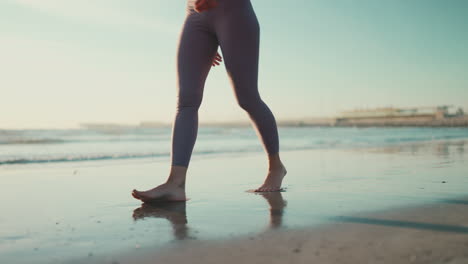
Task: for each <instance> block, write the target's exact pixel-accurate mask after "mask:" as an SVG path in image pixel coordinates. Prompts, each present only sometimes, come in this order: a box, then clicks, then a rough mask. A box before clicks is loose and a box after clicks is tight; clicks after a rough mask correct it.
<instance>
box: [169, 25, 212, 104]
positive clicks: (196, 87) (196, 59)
mask: <svg viewBox="0 0 468 264" xmlns="http://www.w3.org/2000/svg"><path fill="white" fill-rule="evenodd" d="M217 49H218V40H217V38H216V36H215V35H214V34H213V33H210V32H209V31H206V30H204V29H203V27H202V25H200V22H199V21H198V20H196V19H191V18H190V17H188V18H187V19H186V21H185V24H184V27H183V30H182V33H181V36H180V40H179V47H178V52H177V72H178V100H179V104H181V105H187V106H193V105H197V104H200V103H201V100H202V97H203V87H204V85H205V80H206V77H207V76H208V73H209V71H210V68H211V64H212V61H213V59H214V56H215V55H216V50H217Z"/></svg>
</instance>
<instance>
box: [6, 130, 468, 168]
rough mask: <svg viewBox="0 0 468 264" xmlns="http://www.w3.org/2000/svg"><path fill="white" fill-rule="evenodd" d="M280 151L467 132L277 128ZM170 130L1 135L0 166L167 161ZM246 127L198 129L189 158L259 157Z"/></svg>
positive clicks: (256, 143)
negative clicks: (131, 160) (212, 156)
mask: <svg viewBox="0 0 468 264" xmlns="http://www.w3.org/2000/svg"><path fill="white" fill-rule="evenodd" d="M279 133H280V145H281V149H282V150H306V149H342V148H369V147H383V146H391V145H396V144H403V143H412V142H422V141H439V140H453V139H465V138H468V128H412V127H408V128H338V127H280V128H279ZM170 149H171V128H170V127H161V128H138V127H136V128H122V129H111V128H109V129H69V130H0V166H9V165H10V166H11V165H15V166H21V165H27V164H43V163H64V162H83V161H100V160H124V159H142V158H150V159H152V160H155V161H157V160H167V159H168V158H169V157H170ZM261 151H263V149H262V145H261V143H260V141H259V139H258V137H257V135H256V133H255V131H254V130H253V129H252V128H251V127H200V129H199V134H198V139H197V143H196V146H195V149H194V153H193V156H194V157H195V158H203V156H206V155H212V154H226V153H228V154H242V153H246V152H261Z"/></svg>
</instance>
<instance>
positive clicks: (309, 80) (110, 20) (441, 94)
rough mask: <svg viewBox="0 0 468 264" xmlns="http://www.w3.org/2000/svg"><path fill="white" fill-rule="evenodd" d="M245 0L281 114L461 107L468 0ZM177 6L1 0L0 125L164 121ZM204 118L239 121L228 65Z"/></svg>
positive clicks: (169, 115) (171, 102) (219, 73)
mask: <svg viewBox="0 0 468 264" xmlns="http://www.w3.org/2000/svg"><path fill="white" fill-rule="evenodd" d="M231 1H235V0H231ZM285 2H286V3H289V5H288V6H285V4H284V3H285ZM252 3H253V5H254V8H255V9H256V12H257V17H258V19H259V22H260V24H261V54H260V56H261V58H260V80H259V87H260V92H261V94H262V97H263V98H264V100H265V101H266V102H267V103H268V104H269V105H270V107H271V108H272V110H273V112H274V113H275V115H276V116H277V118H278V119H280V120H284V119H300V118H305V117H313V116H333V115H335V114H337V113H339V112H340V111H342V110H348V109H353V108H357V107H379V106H396V107H400V106H401V107H405V106H432V105H440V104H450V105H455V106H462V107H464V108H465V110H468V100H467V98H468V48H467V47H468V34H467V33H466V32H467V28H468V18H467V13H468V1H464V0H447V1H437V0H386V1H383V0H382V1H376V0H359V1H355V0H291V1H280V0H252ZM185 5H186V1H185V0H170V1H167V0H164V1H163V0H0V32H1V34H0V76H1V77H0V89H1V96H0V128H32V127H40V128H46V127H76V126H77V124H78V123H80V122H117V123H129V124H135V123H138V122H140V121H145V120H154V121H162V122H171V121H172V119H173V116H174V113H175V103H176V97H175V95H176V94H175V92H176V86H175V85H176V72H175V53H176V48H177V41H178V35H179V31H180V27H181V25H182V22H183V19H184V16H185ZM200 120H201V121H238V120H247V115H246V114H245V113H244V112H243V111H242V110H240V108H239V107H238V106H237V105H236V102H235V99H234V96H233V93H232V90H231V87H230V86H229V81H228V79H227V75H226V72H225V69H224V66H223V67H217V68H214V69H213V70H212V72H211V73H210V76H209V77H208V81H207V85H206V87H205V97H204V101H203V105H202V107H201V110H200Z"/></svg>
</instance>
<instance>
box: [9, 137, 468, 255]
mask: <svg viewBox="0 0 468 264" xmlns="http://www.w3.org/2000/svg"><path fill="white" fill-rule="evenodd" d="M467 143H468V142H467V141H465V140H461V139H457V140H446V141H431V142H417V143H408V144H396V145H392V146H387V147H375V148H348V149H316V150H294V151H285V152H284V154H283V157H284V161H285V163H286V164H287V166H288V171H289V173H288V176H287V178H286V179H285V182H284V183H285V185H284V186H285V187H286V191H285V192H281V193H271V194H254V193H249V192H246V191H247V190H249V189H252V188H255V187H256V186H257V185H259V184H260V183H261V182H262V179H263V176H264V173H265V169H266V165H267V164H266V163H265V161H264V157H263V153H231V154H229V153H226V154H222V155H221V154H217V155H213V156H209V155H208V156H204V157H203V158H201V157H195V158H194V160H193V162H192V165H191V173H190V176H189V182H188V183H187V194H188V197H189V198H190V200H189V201H187V202H186V203H177V204H159V205H158V204H156V205H144V204H143V205H142V204H141V203H140V202H139V201H137V200H134V199H133V198H132V197H131V196H130V191H131V190H132V189H133V188H138V189H144V188H149V187H151V186H153V185H155V184H157V183H159V182H161V181H163V180H164V179H165V177H166V173H167V167H166V163H165V162H161V161H159V160H158V161H155V160H153V159H151V158H150V159H138V160H118V161H99V162H93V161H89V162H80V163H63V164H59V165H58V164H31V165H28V166H22V167H18V166H3V167H0V175H1V177H2V187H4V190H3V191H2V192H1V193H0V201H1V203H0V207H1V209H2V214H1V215H0V225H1V227H2V228H1V229H0V260H1V263H183V262H186V263H220V262H222V263H453V264H458V263H468V253H467V252H468V210H466V209H467V204H468V200H467V199H466V198H465V197H466V196H467V190H468V178H467V177H466V175H467V172H468V162H467V160H468V159H467V154H466V148H467V146H468V145H467Z"/></svg>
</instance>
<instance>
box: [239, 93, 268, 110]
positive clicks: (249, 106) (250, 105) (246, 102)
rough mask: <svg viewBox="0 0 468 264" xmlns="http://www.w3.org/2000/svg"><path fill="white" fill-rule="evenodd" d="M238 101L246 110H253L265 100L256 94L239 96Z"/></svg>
mask: <svg viewBox="0 0 468 264" xmlns="http://www.w3.org/2000/svg"><path fill="white" fill-rule="evenodd" d="M237 103H238V104H239V106H240V108H242V109H244V110H245V111H246V112H251V111H253V110H254V109H255V108H258V107H260V105H261V104H263V101H262V99H261V98H260V97H259V96H255V97H243V98H238V99H237Z"/></svg>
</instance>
